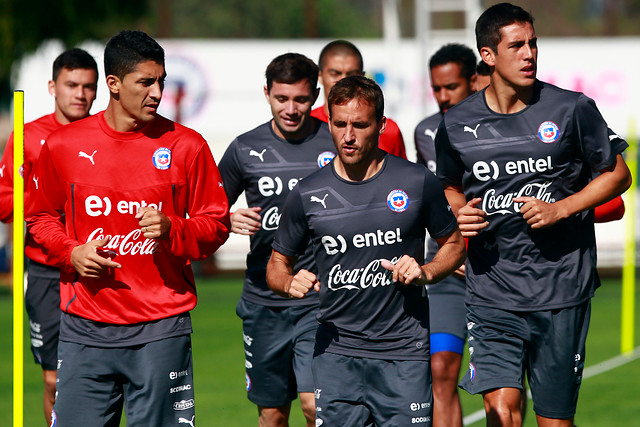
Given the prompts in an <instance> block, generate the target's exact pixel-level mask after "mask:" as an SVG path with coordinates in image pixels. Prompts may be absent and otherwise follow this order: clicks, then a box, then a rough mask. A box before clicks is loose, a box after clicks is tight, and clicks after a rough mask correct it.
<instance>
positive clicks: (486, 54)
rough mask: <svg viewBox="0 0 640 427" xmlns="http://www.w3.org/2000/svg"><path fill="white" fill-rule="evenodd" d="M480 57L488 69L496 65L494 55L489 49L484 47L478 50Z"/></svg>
mask: <svg viewBox="0 0 640 427" xmlns="http://www.w3.org/2000/svg"><path fill="white" fill-rule="evenodd" d="M480 56H481V57H482V60H483V61H484V62H486V63H487V65H489V66H490V67H493V66H494V65H496V53H495V52H494V51H493V49H491V48H490V47H487V46H485V47H483V48H482V49H480Z"/></svg>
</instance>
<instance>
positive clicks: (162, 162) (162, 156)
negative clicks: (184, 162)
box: [153, 147, 171, 170]
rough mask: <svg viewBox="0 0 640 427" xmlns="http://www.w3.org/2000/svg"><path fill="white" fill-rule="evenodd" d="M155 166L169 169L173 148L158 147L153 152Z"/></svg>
mask: <svg viewBox="0 0 640 427" xmlns="http://www.w3.org/2000/svg"><path fill="white" fill-rule="evenodd" d="M153 166H155V167H156V168H158V169H160V170H167V169H169V166H171V150H169V149H168V148H165V147H160V148H158V149H157V150H156V151H155V152H154V153H153Z"/></svg>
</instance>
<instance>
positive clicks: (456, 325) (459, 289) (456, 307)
mask: <svg viewBox="0 0 640 427" xmlns="http://www.w3.org/2000/svg"><path fill="white" fill-rule="evenodd" d="M427 289H428V291H427V295H428V296H429V332H430V333H432V334H450V335H455V336H456V337H458V338H460V339H461V340H463V341H464V339H465V338H466V337H467V322H466V320H465V318H466V314H467V309H466V307H465V305H464V292H465V282H464V279H460V278H457V277H452V276H448V277H445V278H444V279H442V280H441V281H440V282H438V283H436V284H435V285H429V286H428V287H427Z"/></svg>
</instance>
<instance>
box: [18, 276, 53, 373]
mask: <svg viewBox="0 0 640 427" xmlns="http://www.w3.org/2000/svg"><path fill="white" fill-rule="evenodd" d="M25 307H26V309H27V314H28V315H29V330H30V335H31V352H32V353H33V358H34V360H35V362H36V363H38V364H40V365H42V369H46V370H49V371H55V370H56V365H57V363H58V337H59V335H60V278H57V279H56V278H47V277H38V276H34V275H31V274H30V275H29V278H28V286H27V293H26V295H25Z"/></svg>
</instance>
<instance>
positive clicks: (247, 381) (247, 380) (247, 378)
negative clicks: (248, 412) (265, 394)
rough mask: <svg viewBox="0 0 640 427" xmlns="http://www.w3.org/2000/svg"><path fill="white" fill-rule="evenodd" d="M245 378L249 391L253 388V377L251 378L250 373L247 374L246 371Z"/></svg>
mask: <svg viewBox="0 0 640 427" xmlns="http://www.w3.org/2000/svg"><path fill="white" fill-rule="evenodd" d="M244 379H245V382H246V385H247V391H250V390H251V378H249V374H247V373H246V372H245V373H244Z"/></svg>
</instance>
